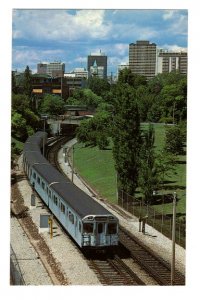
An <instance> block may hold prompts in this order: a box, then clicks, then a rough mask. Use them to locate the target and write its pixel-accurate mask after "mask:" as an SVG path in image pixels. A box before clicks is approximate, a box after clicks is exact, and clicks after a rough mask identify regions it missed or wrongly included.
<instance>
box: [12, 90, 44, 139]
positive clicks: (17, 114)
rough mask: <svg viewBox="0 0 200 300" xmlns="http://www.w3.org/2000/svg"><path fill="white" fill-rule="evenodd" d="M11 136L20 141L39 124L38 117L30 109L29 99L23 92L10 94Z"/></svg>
mask: <svg viewBox="0 0 200 300" xmlns="http://www.w3.org/2000/svg"><path fill="white" fill-rule="evenodd" d="M11 125H12V136H14V137H16V138H17V139H19V140H20V141H25V139H26V138H27V137H28V136H29V135H31V134H33V132H34V131H35V129H36V128H37V127H38V126H39V117H38V116H37V115H36V114H35V113H34V112H33V111H32V110H31V109H30V99H29V97H28V96H27V95H24V94H12V116H11Z"/></svg>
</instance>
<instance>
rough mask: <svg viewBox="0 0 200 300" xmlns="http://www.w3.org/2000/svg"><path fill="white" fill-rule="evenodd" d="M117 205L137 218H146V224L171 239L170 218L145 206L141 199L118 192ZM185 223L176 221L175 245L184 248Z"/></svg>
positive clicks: (162, 212)
mask: <svg viewBox="0 0 200 300" xmlns="http://www.w3.org/2000/svg"><path fill="white" fill-rule="evenodd" d="M118 205H119V206H121V207H122V208H123V209H125V210H127V211H128V212H129V213H131V214H133V215H134V216H136V217H138V218H140V219H141V218H143V217H146V224H148V225H150V226H152V227H154V228H155V229H156V230H158V231H159V232H161V233H162V234H164V235H165V236H167V237H168V238H170V239H172V216H169V215H166V214H165V213H164V210H163V211H161V212H160V211H158V210H156V209H155V208H154V207H151V206H150V205H147V204H145V203H144V202H143V200H142V199H140V200H138V199H135V198H134V197H133V196H131V195H129V194H127V193H126V192H124V191H121V190H119V191H118ZM185 237H186V221H185V219H183V220H179V219H176V243H177V244H179V245H181V246H182V247H184V248H185V244H186V241H185Z"/></svg>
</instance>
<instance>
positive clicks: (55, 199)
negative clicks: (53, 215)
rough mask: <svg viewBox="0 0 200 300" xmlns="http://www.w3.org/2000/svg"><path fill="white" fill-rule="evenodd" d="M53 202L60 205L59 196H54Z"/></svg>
mask: <svg viewBox="0 0 200 300" xmlns="http://www.w3.org/2000/svg"><path fill="white" fill-rule="evenodd" d="M53 202H54V203H55V205H58V198H57V197H56V196H55V195H54V196H53Z"/></svg>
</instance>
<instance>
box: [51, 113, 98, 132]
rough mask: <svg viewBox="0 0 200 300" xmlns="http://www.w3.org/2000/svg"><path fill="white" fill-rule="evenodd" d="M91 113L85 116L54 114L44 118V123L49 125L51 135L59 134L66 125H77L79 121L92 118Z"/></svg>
mask: <svg viewBox="0 0 200 300" xmlns="http://www.w3.org/2000/svg"><path fill="white" fill-rule="evenodd" d="M92 117H93V116H92V115H86V116H65V115H63V116H56V117H48V118H46V123H47V124H48V125H49V126H50V129H51V133H52V134H53V135H57V134H60V133H61V132H62V131H63V130H62V129H63V128H64V127H65V126H67V125H74V126H79V125H80V123H81V121H83V120H87V119H90V118H92Z"/></svg>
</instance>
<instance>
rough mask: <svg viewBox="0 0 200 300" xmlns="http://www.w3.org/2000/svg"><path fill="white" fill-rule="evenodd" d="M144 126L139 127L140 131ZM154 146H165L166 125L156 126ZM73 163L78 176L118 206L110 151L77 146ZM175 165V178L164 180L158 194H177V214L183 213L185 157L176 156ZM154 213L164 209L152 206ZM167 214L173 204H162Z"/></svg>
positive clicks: (159, 147) (173, 176)
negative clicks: (162, 188)
mask: <svg viewBox="0 0 200 300" xmlns="http://www.w3.org/2000/svg"><path fill="white" fill-rule="evenodd" d="M145 126H147V125H146V124H144V125H142V127H143V128H145ZM154 128H155V146H156V149H157V150H161V149H162V147H163V145H164V137H165V125H163V124H155V126H154ZM74 149H75V150H74V163H75V168H76V170H77V172H78V173H80V175H81V176H82V177H83V178H84V179H85V180H86V181H87V182H88V183H89V184H90V185H91V187H92V188H94V189H95V190H96V191H97V192H98V193H99V194H100V195H101V196H102V197H103V198H106V199H108V201H110V202H112V203H117V197H116V172H115V168H114V161H113V156H112V150H111V149H110V150H99V149H98V148H97V147H95V148H86V147H84V146H83V145H82V144H76V145H75V147H74ZM177 161H179V163H177V164H176V173H177V174H176V175H175V174H172V175H171V176H170V177H169V178H166V181H167V183H166V184H165V186H164V190H163V191H160V192H159V193H162V192H163V193H164V194H173V192H174V191H176V193H177V196H178V202H177V213H180V214H185V209H186V208H185V202H186V157H185V156H178V157H177ZM154 207H155V208H156V210H158V211H159V210H160V211H161V210H162V209H163V206H162V205H160V204H158V205H154ZM164 211H165V213H166V214H168V213H169V214H171V213H172V203H168V204H167V203H166V204H165V205H164Z"/></svg>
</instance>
